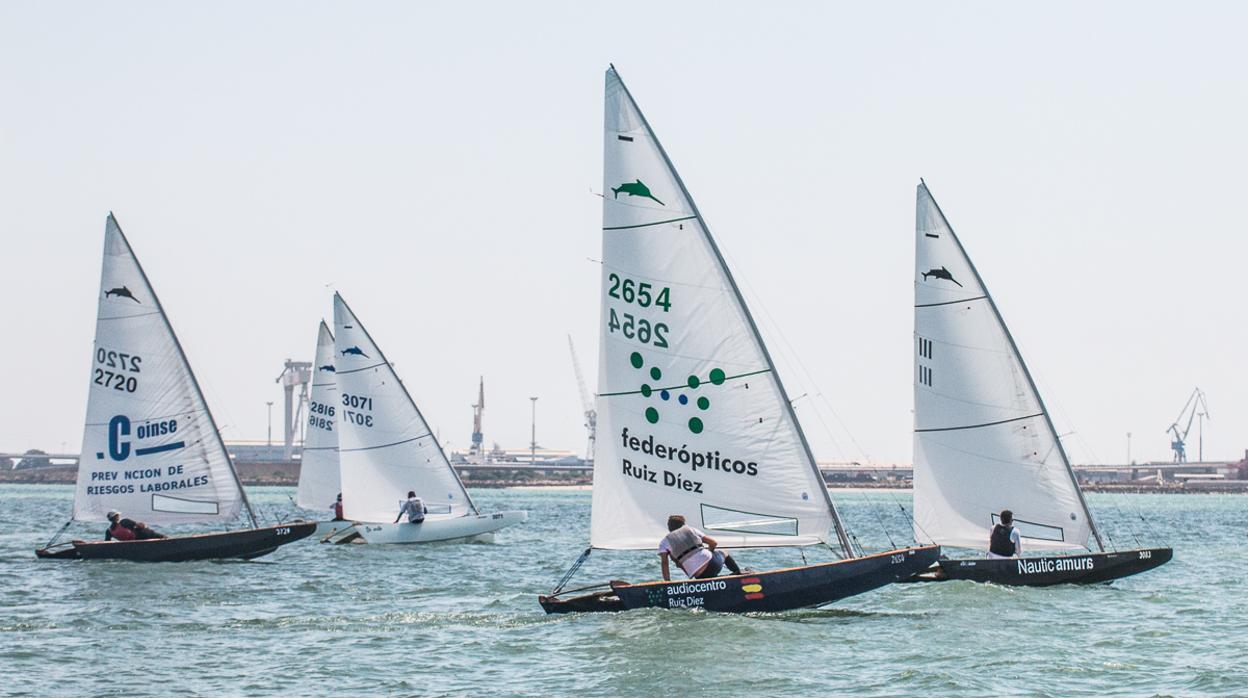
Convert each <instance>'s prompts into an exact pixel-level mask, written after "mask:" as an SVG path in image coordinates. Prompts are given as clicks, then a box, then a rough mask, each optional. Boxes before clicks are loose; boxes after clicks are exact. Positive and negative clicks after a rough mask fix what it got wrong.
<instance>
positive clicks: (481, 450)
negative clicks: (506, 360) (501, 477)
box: [468, 376, 485, 457]
mask: <svg viewBox="0 0 1248 698" xmlns="http://www.w3.org/2000/svg"><path fill="white" fill-rule="evenodd" d="M484 413H485V376H481V382H480V383H479V384H478V385H477V404H475V405H473V406H472V445H471V446H469V447H468V454H469V455H471V456H478V457H480V456H484V455H485V435H484V434H483V433H482V432H481V417H482V416H483V415H484Z"/></svg>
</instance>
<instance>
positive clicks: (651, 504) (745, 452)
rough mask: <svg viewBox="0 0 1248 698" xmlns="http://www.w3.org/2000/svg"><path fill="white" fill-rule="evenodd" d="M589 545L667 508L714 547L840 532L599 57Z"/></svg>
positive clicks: (720, 267) (704, 239) (649, 134)
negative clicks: (594, 429) (600, 182)
mask: <svg viewBox="0 0 1248 698" xmlns="http://www.w3.org/2000/svg"><path fill="white" fill-rule="evenodd" d="M605 131H606V132H605V140H604V151H605V152H604V163H603V164H604V177H605V181H604V190H603V191H604V195H605V196H604V202H603V237H602V247H603V252H602V260H603V261H602V319H601V322H602V335H601V341H600V357H599V374H598V401H597V408H598V433H599V435H600V436H599V438H598V440H597V445H596V459H595V468H594V491H593V514H592V523H591V532H590V539H591V545H592V546H593V547H596V548H610V549H646V548H653V547H655V546H656V545H657V544H658V541H659V540H660V539H661V538H662V537H663V535H665V534H666V533H667V527H666V520H667V517H668V515H669V514H681V515H684V516H685V517H686V519H687V520H688V522H689V523H690V524H692V525H694V526H696V527H698V528H702V529H703V530H705V531H706V532H707V533H708V534H710V535H712V536H714V537H715V539H716V540H717V541H719V543H720V545H722V546H729V547H765V546H788V545H809V544H814V543H820V542H825V541H826V540H827V537H828V535H829V531H830V529H832V528H833V527H834V526H835V528H836V532H837V536H838V538H839V540H840V542H841V547H842V548H843V550H844V551H845V553H846V555H851V556H852V552H851V549H850V546H849V542H848V539H847V538H846V537H845V536H844V534H843V531H842V529H841V526H840V522H839V520H838V519H837V515H836V511H835V509H834V508H833V506H832V502H831V499H830V498H829V496H828V493H827V489H826V487H825V485H824V482H823V478H822V476H821V475H820V473H819V471H818V468H817V467H816V466H815V463H814V459H813V457H812V456H811V453H810V449H809V447H808V445H807V443H806V440H805V436H804V435H803V433H802V431H801V428H800V426H799V425H798V423H797V420H796V417H795V415H794V414H793V410H792V408H791V406H790V403H789V400H788V397H787V396H786V395H785V391H784V387H783V386H782V385H781V384H780V381H779V378H778V377H777V376H776V372H775V367H774V366H773V364H772V361H771V358H770V356H768V354H767V350H766V348H765V347H764V346H763V344H762V340H761V339H760V337H759V335H758V331H757V328H756V327H755V325H754V322H753V319H752V318H751V317H750V314H749V312H748V310H747V309H746V307H745V304H744V301H743V300H742V298H741V295H740V292H739V291H738V289H737V287H736V284H735V282H734V281H733V279H732V276H731V274H730V273H729V271H728V269H727V267H726V266H725V264H724V260H723V258H722V257H721V256H720V253H719V250H718V249H717V248H716V246H715V243H714V241H713V240H712V238H711V235H710V232H709V231H708V230H707V228H706V226H705V224H704V223H703V221H702V217H701V215H700V214H699V213H698V210H697V208H696V206H694V203H693V200H692V199H691V198H690V197H689V194H688V192H687V191H686V190H685V187H684V184H683V183H682V182H681V181H680V178H679V176H678V175H677V173H676V171H675V169H674V168H673V167H672V165H671V162H670V161H669V160H668V158H667V154H666V153H665V152H664V150H663V148H662V147H661V146H660V145H659V142H658V139H657V138H656V137H655V135H654V133H653V131H652V130H651V129H650V126H649V124H648V123H647V122H646V120H645V117H643V116H642V114H641V111H640V110H639V109H638V107H637V105H636V103H635V102H634V101H633V99H632V96H631V95H630V94H629V93H628V90H627V89H626V88H625V87H624V84H623V83H622V82H621V81H620V78H619V76H618V75H617V74H616V72H615V69H614V68H612V69H610V70H608V71H607V75H606V128H605Z"/></svg>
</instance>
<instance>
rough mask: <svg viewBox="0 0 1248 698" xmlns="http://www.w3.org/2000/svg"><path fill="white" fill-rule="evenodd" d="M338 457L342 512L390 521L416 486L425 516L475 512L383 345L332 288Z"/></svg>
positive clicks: (352, 516) (354, 517) (360, 518)
mask: <svg viewBox="0 0 1248 698" xmlns="http://www.w3.org/2000/svg"><path fill="white" fill-rule="evenodd" d="M334 350H335V351H334V366H335V368H336V369H337V370H336V372H335V375H336V376H337V379H338V398H337V400H338V402H337V405H336V406H335V407H336V408H337V422H336V425H337V426H338V429H339V431H338V462H339V467H340V469H341V477H342V503H343V513H344V514H345V516H346V518H348V519H351V520H353V521H364V522H391V521H394V518H395V516H396V514H397V513H398V510H399V502H400V501H402V500H403V499H405V498H406V497H407V493H408V491H409V490H411V491H415V492H416V494H417V495H418V496H419V497H421V498H422V499H423V500H424V502H425V505H426V507H427V508H428V509H429V517H430V518H451V517H456V516H466V515H468V514H476V513H477V509H476V507H474V506H473V504H472V500H471V499H470V498H469V497H468V492H467V491H466V490H465V489H464V486H463V483H461V482H460V481H459V476H458V475H456V474H455V471H454V470H453V469H452V468H451V464H450V463H449V462H448V461H447V460H446V454H444V453H443V452H442V447H441V445H439V444H438V440H437V438H436V437H434V435H433V434H432V432H431V431H430V429H429V425H428V424H427V423H426V422H425V420H424V418H423V417H422V416H421V414H420V410H419V409H417V408H416V403H415V402H414V401H413V400H412V398H411V396H410V395H409V394H408V392H407V388H405V387H404V386H403V383H402V382H401V381H400V380H399V377H398V375H396V374H395V372H394V367H393V366H391V365H390V363H389V362H388V361H386V357H385V355H383V354H382V353H381V349H379V348H378V347H377V345H376V344H375V343H374V342H373V339H372V337H370V336H369V334H368V331H367V330H365V329H364V326H363V325H361V324H360V321H359V320H358V319H357V318H356V317H355V315H354V314H353V313H352V312H351V308H349V307H348V306H347V303H346V301H344V300H343V299H342V296H340V295H338V294H336V293H335V294H334Z"/></svg>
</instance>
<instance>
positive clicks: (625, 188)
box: [611, 179, 667, 206]
mask: <svg viewBox="0 0 1248 698" xmlns="http://www.w3.org/2000/svg"><path fill="white" fill-rule="evenodd" d="M620 192H624V193H625V194H628V195H629V196H640V197H642V198H645V199H650V200H651V201H653V202H655V203H657V204H658V205H660V206H666V205H667V204H665V203H663V202H662V201H659V200H658V199H657V198H655V196H654V194H651V193H650V187H647V186H646V185H645V184H643V183H642V181H641V180H640V179H639V180H637V181H635V182H625V183H623V184H621V185H620V186H618V187H611V193H612V194H615V198H617V199H618V198H620Z"/></svg>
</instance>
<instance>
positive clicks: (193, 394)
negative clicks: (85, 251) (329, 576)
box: [74, 214, 245, 524]
mask: <svg viewBox="0 0 1248 698" xmlns="http://www.w3.org/2000/svg"><path fill="white" fill-rule="evenodd" d="M89 385H90V391H89V394H88V397H87V421H86V428H85V430H84V432H83V437H82V451H81V456H80V459H79V463H78V486H77V490H76V491H75V494H74V519H76V520H78V521H104V520H105V515H106V514H107V513H108V511H109V510H111V509H116V510H118V511H120V512H122V515H123V516H126V517H129V518H132V519H136V520H139V521H145V522H147V523H157V524H172V523H187V522H194V521H212V520H227V519H232V518H234V517H235V516H237V515H238V513H239V511H240V509H242V508H243V506H244V505H245V500H244V495H243V492H242V488H241V486H240V485H239V482H238V478H237V475H236V474H235V472H234V469H233V466H232V465H231V463H230V459H229V455H228V454H227V453H226V450H225V445H224V444H223V443H222V442H221V437H220V435H219V434H218V432H217V428H216V424H215V423H214V422H213V419H212V415H211V414H209V412H208V406H207V405H206V404H205V403H204V397H203V395H202V394H201V393H200V390H199V385H198V384H197V383H196V382H195V377H194V375H192V373H191V369H190V366H188V365H187V362H186V357H185V356H184V355H183V353H182V348H181V346H180V345H179V344H178V340H177V337H175V336H174V334H173V328H172V327H170V325H169V322H168V320H167V319H166V317H165V313H164V309H163V308H162V307H161V305H160V301H159V300H157V298H156V294H155V293H154V292H153V291H152V287H151V285H149V284H148V281H147V276H146V275H145V274H144V273H143V269H142V267H140V266H139V261H138V260H137V259H136V258H135V256H134V252H133V251H132V250H131V249H130V243H129V242H127V241H126V238H125V235H123V234H122V232H121V228H120V227H119V226H118V225H117V221H116V220H114V218H113V216H112V215H111V214H110V215H109V217H108V221H107V223H106V224H105V228H104V266H103V271H102V272H101V275H100V298H99V309H98V314H97V318H96V325H95V347H94V351H93V353H92V356H91V378H90V383H89Z"/></svg>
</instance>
